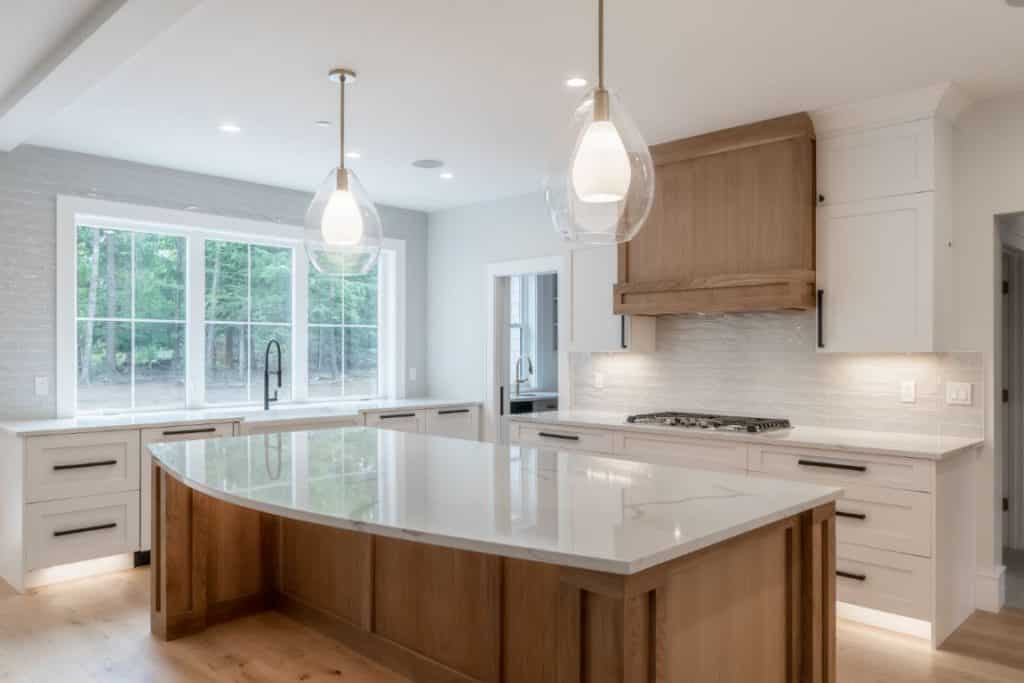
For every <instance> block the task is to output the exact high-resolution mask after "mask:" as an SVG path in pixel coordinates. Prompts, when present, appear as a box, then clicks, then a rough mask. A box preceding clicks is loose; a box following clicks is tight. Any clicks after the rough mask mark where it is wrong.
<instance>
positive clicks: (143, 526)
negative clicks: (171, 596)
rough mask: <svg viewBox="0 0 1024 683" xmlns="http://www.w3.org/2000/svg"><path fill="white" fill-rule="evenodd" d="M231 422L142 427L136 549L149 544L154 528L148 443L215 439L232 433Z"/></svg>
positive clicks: (145, 547)
mask: <svg viewBox="0 0 1024 683" xmlns="http://www.w3.org/2000/svg"><path fill="white" fill-rule="evenodd" d="M234 433H235V423H234V422H214V423H207V424H192V425H179V426H177V427H165V428H158V429H143V430H142V456H141V462H142V476H141V485H140V486H139V491H140V492H141V494H142V495H141V497H140V498H139V508H140V509H139V550H149V549H150V548H151V547H152V545H153V541H152V531H153V492H152V489H153V458H152V457H151V456H150V455H149V450H148V449H147V448H146V447H147V446H149V445H150V444H154V443H161V442H168V441H198V440H200V439H215V438H218V437H222V436H233V435H234Z"/></svg>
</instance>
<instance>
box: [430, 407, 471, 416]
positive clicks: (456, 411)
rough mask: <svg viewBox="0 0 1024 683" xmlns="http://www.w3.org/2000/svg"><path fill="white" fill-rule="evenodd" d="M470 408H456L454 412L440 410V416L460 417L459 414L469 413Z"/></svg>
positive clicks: (438, 412)
mask: <svg viewBox="0 0 1024 683" xmlns="http://www.w3.org/2000/svg"><path fill="white" fill-rule="evenodd" d="M468 412H469V408H454V409H452V410H439V411H437V414H438V415H458V414H459V413H468Z"/></svg>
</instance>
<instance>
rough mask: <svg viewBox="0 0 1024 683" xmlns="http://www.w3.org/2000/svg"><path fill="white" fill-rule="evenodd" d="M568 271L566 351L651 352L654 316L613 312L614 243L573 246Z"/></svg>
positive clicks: (615, 259)
mask: <svg viewBox="0 0 1024 683" xmlns="http://www.w3.org/2000/svg"><path fill="white" fill-rule="evenodd" d="M569 273H570V276H569V280H570V282H569V292H568V295H569V306H568V309H569V332H568V334H567V335H566V337H567V343H568V346H569V349H568V350H569V351H572V352H607V351H654V326H655V318H654V316H629V315H616V314H615V313H613V312H612V305H613V303H614V294H613V287H614V286H615V282H616V280H617V279H618V247H617V246H614V245H610V246H600V247H581V248H578V249H573V250H572V251H571V252H570V256H569Z"/></svg>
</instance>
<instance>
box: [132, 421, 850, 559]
mask: <svg viewBox="0 0 1024 683" xmlns="http://www.w3.org/2000/svg"><path fill="white" fill-rule="evenodd" d="M150 452H151V453H152V454H153V455H154V457H156V458H157V459H158V460H159V462H160V464H161V465H162V466H163V467H164V468H165V469H166V470H167V471H168V473H169V474H170V475H171V476H173V477H175V478H176V479H178V480H180V481H182V482H183V483H185V484H186V485H188V486H190V487H191V488H193V489H196V490H198V491H200V492H202V493H205V494H207V495H210V496H213V497H215V498H219V499H221V500H224V501H227V502H230V503H233V504H236V505H241V506H243V507H248V508H252V509H257V510H261V511H264V512H268V513H271V514H275V515H279V516H283V517H289V518H294V519H300V520H305V521H310V522H314V523H318V524H325V525H329V526H334V527H338V528H342V529H351V530H356V531H363V532H368V533H374V534H378V535H384V536H390V537H394V538H401V539H406V540H412V541H417V542H422V543H430V544H433V545H441V546H447V547H453V548H460V549H464V550H474V551H479V552H485V553H490V554H496V555H503V556H507V557H516V558H521V559H529V560H536V561H540V562H551V563H557V564H562V565H568V566H573V567H580V568H584V569H592V570H595V571H603V572H611V573H616V574H632V573H635V572H639V571H642V570H644V569H647V568H649V567H652V566H654V565H657V564H661V563H662V562H666V561H668V560H671V559H674V558H677V557H681V556H683V555H686V554H688V553H692V552H695V551H697V550H700V549H701V548H705V547H707V546H710V545H714V544H716V543H719V542H721V541H724V540H727V539H729V538H732V537H734V536H738V535H740V534H743V533H745V532H748V531H751V530H753V529H757V528H759V527H762V526H765V525H767V524H771V523H773V522H776V521H778V520H781V519H784V518H786V517H790V516H792V515H795V514H799V513H801V512H803V511H806V510H809V509H811V508H814V507H817V506H819V505H823V504H826V503H828V502H831V501H834V500H836V498H838V497H839V495H840V493H841V490H840V489H837V488H832V487H827V486H819V485H813V484H807V483H801V482H791V481H779V480H773V479H762V478H755V477H746V476H743V475H733V474H725V473H718V472H705V471H697V470H687V469H682V468H677V467H669V466H659V465H652V464H647V463H638V462H632V461H624V460H615V459H611V458H604V457H599V456H596V455H590V454H587V453H584V452H579V451H577V452H572V451H566V450H555V449H548V448H532V447H526V446H503V445H497V444H490V443H484V442H479V441H464V440H461V439H449V438H445V437H439V436H431V435H425V434H409V433H405V432H395V431H390V430H377V429H373V428H368V427H349V428H343V429H329V430H318V431H312V432H290V433H285V434H269V435H265V436H247V437H233V438H223V439H214V440H209V441H191V442H177V443H165V444H155V445H153V446H150Z"/></svg>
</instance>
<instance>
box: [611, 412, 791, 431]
mask: <svg viewBox="0 0 1024 683" xmlns="http://www.w3.org/2000/svg"><path fill="white" fill-rule="evenodd" d="M626 422H629V423H631V424H648V425H664V426H667V427H695V428H698V429H717V430H719V431H726V432H751V433H754V434H758V433H760V432H771V431H775V430H776V429H789V428H790V427H792V425H791V424H790V423H789V420H786V419H782V418H769V417H739V416H736V415H712V414H709V413H670V412H669V413H644V414H641V415H630V416H629V417H627V418H626Z"/></svg>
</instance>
